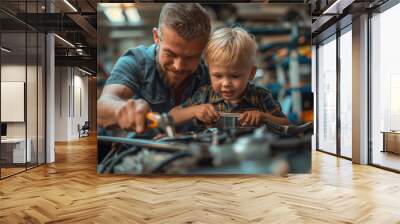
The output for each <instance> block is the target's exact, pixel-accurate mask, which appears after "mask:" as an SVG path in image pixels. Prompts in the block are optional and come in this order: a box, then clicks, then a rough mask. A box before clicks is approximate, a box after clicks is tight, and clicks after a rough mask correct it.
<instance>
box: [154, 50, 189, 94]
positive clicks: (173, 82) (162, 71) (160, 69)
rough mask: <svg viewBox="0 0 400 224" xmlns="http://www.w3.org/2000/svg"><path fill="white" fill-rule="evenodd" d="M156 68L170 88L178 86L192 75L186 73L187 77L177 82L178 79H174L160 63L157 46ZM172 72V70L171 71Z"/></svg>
mask: <svg viewBox="0 0 400 224" xmlns="http://www.w3.org/2000/svg"><path fill="white" fill-rule="evenodd" d="M156 68H157V71H158V72H159V73H160V74H161V76H162V78H163V80H164V82H165V83H166V84H167V86H169V87H170V88H177V87H178V86H180V85H181V84H183V83H185V81H186V80H188V78H189V76H190V75H186V77H185V78H184V79H183V80H182V81H181V82H177V80H174V79H173V78H171V77H170V76H169V75H168V71H167V70H166V69H164V68H163V67H162V66H161V64H160V59H159V48H158V46H157V51H156ZM169 72H172V71H169Z"/></svg>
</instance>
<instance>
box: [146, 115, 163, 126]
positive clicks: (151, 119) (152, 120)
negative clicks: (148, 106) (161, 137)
mask: <svg viewBox="0 0 400 224" xmlns="http://www.w3.org/2000/svg"><path fill="white" fill-rule="evenodd" d="M146 119H147V122H146V123H147V124H146V126H147V127H148V128H157V127H158V121H159V120H160V114H158V113H154V112H149V113H147V114H146Z"/></svg>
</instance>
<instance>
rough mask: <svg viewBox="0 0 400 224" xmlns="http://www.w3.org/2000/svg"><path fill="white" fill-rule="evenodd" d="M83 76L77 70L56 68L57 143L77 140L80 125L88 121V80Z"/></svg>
mask: <svg viewBox="0 0 400 224" xmlns="http://www.w3.org/2000/svg"><path fill="white" fill-rule="evenodd" d="M83 75H84V74H83V73H82V72H80V71H79V70H78V69H76V68H71V67H56V94H55V107H56V108H55V119H56V122H55V123H56V127H55V128H56V133H55V140H56V141H69V140H73V139H77V138H78V137H79V135H78V134H79V133H78V124H80V125H81V126H82V125H83V124H84V122H85V121H87V120H88V105H89V104H88V78H87V77H85V76H83ZM79 95H80V97H79ZM79 101H81V102H79ZM80 106H81V110H82V111H81V113H80V108H79V107H80Z"/></svg>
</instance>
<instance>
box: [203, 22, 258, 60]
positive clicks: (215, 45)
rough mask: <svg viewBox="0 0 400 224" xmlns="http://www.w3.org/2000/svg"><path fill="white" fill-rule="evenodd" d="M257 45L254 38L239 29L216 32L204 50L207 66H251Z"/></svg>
mask: <svg viewBox="0 0 400 224" xmlns="http://www.w3.org/2000/svg"><path fill="white" fill-rule="evenodd" d="M256 51H257V44H256V42H255V40H254V37H253V36H252V35H251V34H249V33H248V32H247V31H246V30H244V29H242V28H240V27H234V28H221V29H218V30H216V31H215V32H214V33H213V34H212V35H211V37H210V40H209V42H208V44H207V46H206V48H205V50H204V59H205V61H206V63H207V65H210V64H223V65H227V66H230V65H237V64H238V63H240V64H241V65H243V66H253V65H254V64H255V58H256Z"/></svg>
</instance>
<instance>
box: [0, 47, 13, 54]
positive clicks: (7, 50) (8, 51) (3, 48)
mask: <svg viewBox="0 0 400 224" xmlns="http://www.w3.org/2000/svg"><path fill="white" fill-rule="evenodd" d="M0 49H1V50H2V51H4V52H7V53H10V52H11V50H9V49H7V48H5V47H1V48H0Z"/></svg>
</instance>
